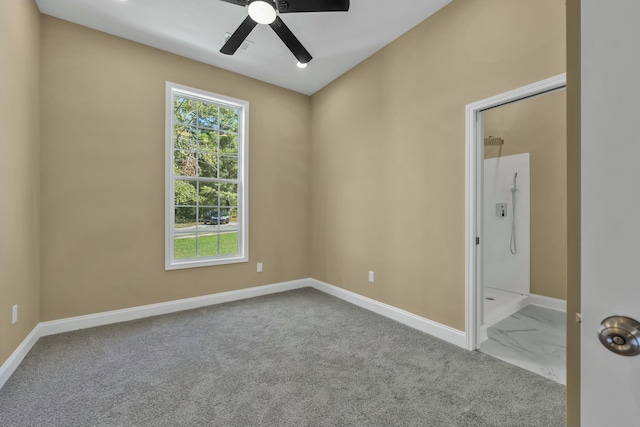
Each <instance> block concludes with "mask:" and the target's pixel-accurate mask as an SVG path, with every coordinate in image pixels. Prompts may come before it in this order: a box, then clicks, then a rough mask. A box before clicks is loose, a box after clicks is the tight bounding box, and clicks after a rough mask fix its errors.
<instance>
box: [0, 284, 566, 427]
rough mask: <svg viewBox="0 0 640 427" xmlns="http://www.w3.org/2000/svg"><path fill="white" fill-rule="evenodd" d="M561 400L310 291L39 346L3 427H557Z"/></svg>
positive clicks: (550, 386)
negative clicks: (177, 426) (183, 426)
mask: <svg viewBox="0 0 640 427" xmlns="http://www.w3.org/2000/svg"><path fill="white" fill-rule="evenodd" d="M564 402H565V390H564V387H563V386H561V385H559V384H556V383H554V382H553V381H550V380H547V379H545V378H542V377H540V376H538V375H535V374H533V373H531V372H528V371H525V370H523V369H520V368H518V367H515V366H511V365H509V364H507V363H504V362H502V361H500V360H497V359H494V358H492V357H490V356H487V355H485V354H482V353H480V352H468V351H465V350H463V349H461V348H458V347H455V346H453V345H450V344H448V343H446V342H443V341H441V340H438V339H436V338H433V337H430V336H428V335H425V334H423V333H421V332H418V331H415V330H413V329H411V328H408V327H405V326H403V325H401V324H399V323H396V322H394V321H391V320H389V319H386V318H384V317H381V316H378V315H376V314H374V313H371V312H368V311H366V310H363V309H360V308H358V307H355V306H353V305H350V304H348V303H345V302H343V301H341V300H338V299H336V298H333V297H330V296H327V295H325V294H323V293H320V292H318V291H315V290H313V289H301V290H297V291H291V292H285V293H281V294H275V295H270V296H266V297H260V298H254V299H250V300H244V301H239V302H234V303H228V304H223V305H218V306H213V307H207V308H202V309H196V310H190V311H185V312H181V313H175V314H169V315H164V316H158V317H152V318H147V319H142V320H136V321H132V322H127V323H120V324H116V325H109V326H102V327H98V328H92V329H86V330H82V331H77V332H71V333H66V334H60V335H55V336H50V337H45V338H42V339H41V340H40V341H39V342H38V343H37V344H36V345H35V346H34V348H33V349H32V350H31V352H30V353H29V354H28V355H27V357H26V358H25V360H24V361H23V363H22V365H21V366H20V367H19V368H18V369H17V370H16V372H15V373H14V375H13V376H12V377H11V378H10V379H9V381H8V382H7V383H6V385H5V387H4V388H3V389H2V390H0V425H2V426H50V425H51V426H53V425H55V426H90V425H117V426H130V425H136V426H176V425H185V426H199V425H203V426H205V425H206V426H295V427H302V426H385V427H387V426H537V427H539V426H563V425H564V424H565V403H564Z"/></svg>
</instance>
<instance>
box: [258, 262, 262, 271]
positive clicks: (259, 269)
mask: <svg viewBox="0 0 640 427" xmlns="http://www.w3.org/2000/svg"><path fill="white" fill-rule="evenodd" d="M258 273H262V263H261V262H259V263H258Z"/></svg>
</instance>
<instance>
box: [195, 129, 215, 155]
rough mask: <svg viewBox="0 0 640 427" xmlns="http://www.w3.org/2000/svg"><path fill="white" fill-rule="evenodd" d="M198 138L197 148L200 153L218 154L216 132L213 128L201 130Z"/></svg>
mask: <svg viewBox="0 0 640 427" xmlns="http://www.w3.org/2000/svg"><path fill="white" fill-rule="evenodd" d="M198 138H199V140H200V145H199V147H198V150H199V151H200V152H201V153H208V154H215V155H217V154H218V132H216V131H213V130H207V131H202V132H200V134H199V135H198Z"/></svg>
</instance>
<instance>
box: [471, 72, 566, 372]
mask: <svg viewBox="0 0 640 427" xmlns="http://www.w3.org/2000/svg"><path fill="white" fill-rule="evenodd" d="M565 86H566V76H565V75H564V74H561V75H558V76H555V77H552V78H549V79H546V80H543V81H540V82H536V83H533V84H531V85H527V86H524V87H521V88H518V89H515V90H512V91H509V92H505V93H503V94H500V95H497V96H494V97H492V98H488V99H485V100H482V101H478V102H476V103H473V104H469V105H467V109H466V110H467V111H466V113H467V117H466V119H467V129H466V130H467V132H466V140H467V141H466V144H467V145H466V149H467V165H466V173H467V175H466V190H467V193H466V194H467V209H466V212H467V217H466V220H467V224H466V238H467V239H466V249H467V252H466V279H467V283H466V285H467V288H466V297H467V306H466V308H467V312H466V331H467V334H466V337H467V348H468V349H469V350H476V349H480V348H481V346H482V343H483V342H486V340H487V337H488V335H491V334H490V333H488V330H489V331H491V330H490V328H491V327H496V326H494V325H499V324H500V322H503V321H504V322H507V325H506V326H505V327H506V328H508V329H509V328H510V329H514V330H515V329H517V327H516V326H515V325H514V324H513V322H514V321H515V322H516V323H517V320H518V319H520V320H522V319H523V318H525V317H530V316H533V317H536V316H537V315H539V313H538V314H536V313H528V312H527V310H529V311H532V310H533V311H535V310H536V309H532V308H528V309H525V307H527V306H529V305H532V304H533V305H535V306H543V307H544V306H546V308H551V309H555V310H557V309H562V304H563V301H561V299H560V298H557V297H558V296H564V295H565V292H566V259H564V261H561V262H562V263H563V267H564V269H565V270H564V273H562V272H561V273H559V274H560V275H561V276H562V275H563V274H564V276H563V280H564V282H563V283H564V284H565V285H564V289H562V291H561V292H558V291H554V290H549V289H545V285H542V283H545V284H546V285H547V286H546V287H547V288H548V287H549V286H548V285H549V284H550V283H551V282H554V280H552V279H551V278H550V277H543V278H542V279H541V277H540V276H541V275H542V276H544V275H545V274H547V273H549V272H550V271H553V270H554V269H553V268H551V269H549V268H546V267H545V266H547V267H548V266H549V262H550V261H551V262H556V261H558V260H554V256H553V251H549V250H546V249H545V245H546V244H548V243H549V236H553V235H554V233H555V234H557V231H554V229H553V227H552V226H549V227H540V224H539V223H540V222H541V221H547V224H550V222H549V219H548V218H550V217H551V218H553V215H554V214H553V213H552V212H551V211H552V210H553V206H554V203H558V202H560V203H564V209H566V199H564V202H562V201H559V200H558V199H557V198H555V200H556V201H555V202H554V201H553V200H554V196H553V195H549V194H545V188H546V189H547V190H548V189H549V188H550V187H549V184H548V181H549V180H548V179H547V180H546V181H545V178H548V177H547V176H546V173H548V170H542V169H548V168H542V169H541V168H540V164H539V163H540V157H541V156H540V153H533V151H532V149H531V146H527V142H526V139H527V138H526V137H525V136H524V134H523V133H522V132H525V134H526V132H527V131H526V130H525V131H522V132H520V133H518V132H517V131H516V130H514V129H513V126H512V123H511V122H510V121H509V120H510V117H509V116H513V115H514V114H515V115H517V114H522V113H523V111H526V108H524V107H523V106H524V104H525V103H521V102H520V101H523V100H529V98H534V97H538V96H539V95H542V94H547V93H551V92H557V91H559V90H561V89H564V88H565ZM563 95H564V94H563ZM552 96H555V95H553V94H552ZM541 98H542V97H541ZM527 102H529V101H527ZM498 107H500V108H498ZM506 107H508V108H509V110H507V108H506ZM501 110H502V111H501ZM508 111H510V112H508ZM514 111H515V113H514ZM525 127H526V126H525ZM528 132H529V133H530V132H531V130H529V131H528ZM541 133H543V132H541ZM540 136H541V137H544V136H543V135H540ZM534 137H535V135H534ZM529 139H535V138H529ZM547 142H549V141H547ZM547 145H549V144H547ZM541 149H543V148H541V147H540V146H538V147H536V148H535V150H538V151H540V150H541ZM485 154H486V156H485ZM530 154H531V156H530ZM531 160H533V163H534V165H531V164H530V163H531ZM530 169H531V172H532V173H533V177H532V176H531V175H530ZM531 179H534V183H533V187H532V189H533V190H534V192H533V194H531V195H530V194H529V193H530V189H531V188H530V181H531ZM541 190H542V191H541ZM553 192H554V191H551V192H550V193H553ZM546 193H549V191H546ZM541 194H542V195H544V196H545V197H546V200H545V202H544V203H541V202H540V201H541V200H542V198H541V196H540V195H541ZM547 196H549V197H547ZM565 197H566V192H565ZM549 200H552V201H551V202H549ZM532 203H533V204H534V206H533V211H532V210H531V207H532ZM540 212H542V214H540ZM550 212H551V216H549V214H550ZM532 213H533V216H532ZM557 214H558V215H560V216H563V217H564V218H565V220H566V213H565V214H564V215H562V213H561V212H558V213H557ZM545 217H546V218H547V219H546V220H545V219H544V218H545ZM530 221H533V223H534V224H533V225H534V227H533V230H535V233H534V235H530V233H529V230H530V229H531V228H530ZM536 224H537V225H536ZM565 226H566V223H565ZM541 230H542V232H541ZM563 234H564V235H565V236H566V233H563ZM565 245H566V241H565ZM554 250H555V249H554ZM560 250H561V251H562V248H560ZM563 252H564V255H565V257H566V248H564V250H563ZM545 257H546V258H545ZM545 259H546V260H545ZM532 262H533V265H531V263H532ZM541 266H542V267H541ZM547 275H548V274H547ZM551 275H553V274H551ZM530 279H532V280H530ZM532 285H533V287H532ZM554 292H555V293H554ZM564 304H566V303H564ZM533 305H532V306H531V307H533ZM523 309H524V311H523V312H521V310H523ZM514 316H515V319H514V318H513V317H514ZM542 316H543V317H544V316H546V314H545V313H542ZM549 317H554V316H553V315H551V314H549ZM555 317H558V318H562V319H563V318H564V314H560V313H558V315H557V316H555ZM509 321H511V322H512V323H511V324H509ZM534 328H535V327H532V328H530V329H534ZM525 329H526V328H525ZM523 330H524V329H523ZM487 352H489V351H487ZM489 353H490V352H489ZM490 354H491V353H490ZM503 360H505V359H503ZM515 364H517V363H515ZM522 367H525V368H526V369H529V368H527V367H526V366H522ZM529 370H532V369H529Z"/></svg>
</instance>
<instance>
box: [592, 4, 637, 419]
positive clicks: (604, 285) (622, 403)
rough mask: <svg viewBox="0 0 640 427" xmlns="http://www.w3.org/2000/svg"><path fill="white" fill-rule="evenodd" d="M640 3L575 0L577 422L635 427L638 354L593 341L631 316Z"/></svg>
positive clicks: (634, 267) (633, 314) (634, 278)
mask: <svg viewBox="0 0 640 427" xmlns="http://www.w3.org/2000/svg"><path fill="white" fill-rule="evenodd" d="M639 17H640V2H639V1H638V0H616V1H602V0H582V21H581V23H582V41H581V43H582V67H581V68H582V119H581V120H582V129H581V131H582V137H581V139H582V141H581V144H582V160H581V167H582V184H581V186H582V232H581V236H582V237H581V239H582V261H581V265H582V325H581V329H582V332H581V334H582V335H581V338H582V348H581V361H582V367H581V369H582V372H581V422H582V426H584V427H591V426H594V427H595V426H618V425H619V426H624V425H628V426H631V425H638V420H640V356H635V357H625V356H619V355H616V354H614V353H612V352H611V351H609V350H607V349H606V348H605V347H604V346H603V345H602V344H601V343H600V342H599V340H598V337H597V334H596V331H597V329H598V326H599V324H600V322H601V321H602V320H603V319H605V318H607V317H609V316H612V315H625V316H629V317H632V318H635V319H636V320H640V270H639V269H638V266H640V50H639V47H638V46H639V41H640V25H639V24H638V18H639Z"/></svg>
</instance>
